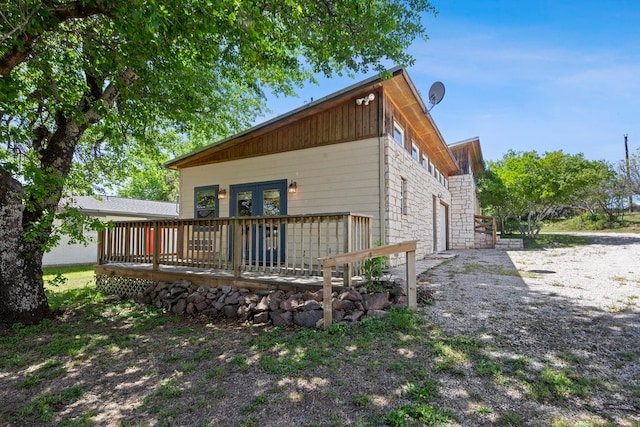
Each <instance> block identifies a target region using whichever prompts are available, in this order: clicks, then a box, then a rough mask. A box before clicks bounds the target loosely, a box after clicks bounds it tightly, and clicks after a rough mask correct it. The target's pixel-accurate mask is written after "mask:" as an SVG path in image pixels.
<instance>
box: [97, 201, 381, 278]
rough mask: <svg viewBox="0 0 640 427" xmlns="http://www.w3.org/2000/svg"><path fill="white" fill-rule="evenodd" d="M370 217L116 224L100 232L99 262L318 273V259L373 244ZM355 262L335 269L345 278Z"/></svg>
mask: <svg viewBox="0 0 640 427" xmlns="http://www.w3.org/2000/svg"><path fill="white" fill-rule="evenodd" d="M371 219H372V218H371V217H370V216H367V215H360V214H351V213H330V214H311V215H288V216H261V217H237V218H214V219H163V220H153V221H124V222H115V223H113V224H112V226H111V227H109V228H108V229H107V230H104V231H102V232H100V233H99V241H98V264H107V263H138V264H140V263H141V264H151V265H152V268H153V269H154V270H158V269H159V268H160V266H163V265H167V266H183V267H197V268H206V269H217V270H226V271H230V272H233V274H234V276H235V277H240V275H241V274H242V272H244V271H254V272H262V273H268V274H280V275H294V276H295V275H302V276H309V275H320V274H322V265H321V263H320V262H319V261H318V258H321V257H327V256H332V255H336V254H340V253H345V252H352V251H357V250H362V249H366V248H369V247H371V246H372V245H373V242H372V239H373V236H372V224H371ZM359 266H360V265H359V264H355V265H353V266H352V265H351V264H349V265H348V266H342V267H340V266H339V267H337V268H336V269H335V271H334V273H333V274H334V275H344V276H345V278H350V277H351V276H353V275H357V274H358V273H359V271H358V269H359Z"/></svg>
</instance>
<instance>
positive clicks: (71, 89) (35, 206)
mask: <svg viewBox="0 0 640 427" xmlns="http://www.w3.org/2000/svg"><path fill="white" fill-rule="evenodd" d="M425 13H435V10H434V9H433V7H432V6H431V5H430V4H429V3H428V2H426V1H423V0H412V1H403V0H364V1H358V2H351V1H344V0H338V1H327V0H299V1H296V0H280V1H267V0H254V1H243V2H238V1H236V0H218V1H215V2H207V1H204V0H191V1H183V0H159V1H149V0H126V1H125V0H13V1H9V2H3V3H2V5H0V24H1V26H2V27H1V28H2V38H1V39H0V94H1V98H0V115H1V122H0V204H1V205H0V321H2V322H9V323H11V322H22V323H34V322H38V321H39V320H40V319H42V318H45V317H47V316H50V315H51V313H50V310H49V306H48V303H47V299H46V295H45V293H44V286H43V282H42V255H43V253H44V251H45V250H46V249H47V247H48V246H49V245H50V244H51V242H52V239H51V237H52V232H53V227H54V219H55V218H56V209H57V207H58V204H59V201H60V199H61V196H62V195H63V192H68V193H79V192H83V191H84V192H88V191H90V190H91V189H92V187H93V184H94V183H97V184H99V183H101V182H104V180H105V178H104V177H105V175H104V174H109V175H108V176H109V179H118V178H119V179H124V178H125V177H126V176H127V174H128V172H129V168H128V164H127V161H126V160H127V158H128V157H129V156H131V155H132V154H134V153H136V151H137V150H144V149H145V147H147V148H149V147H154V146H155V141H154V139H153V137H154V136H157V135H158V134H162V133H164V132H165V131H166V130H173V131H175V132H178V133H179V134H180V135H183V136H184V137H186V138H189V137H191V136H192V135H194V134H195V135H201V136H203V137H211V138H215V137H219V136H221V135H227V134H230V133H232V131H234V130H238V129H240V128H242V127H244V126H246V125H247V124H248V123H249V122H250V119H251V118H252V117H254V116H255V115H256V114H257V113H258V112H260V111H261V108H262V104H263V102H264V94H263V91H262V90H263V89H262V88H270V89H271V90H273V91H274V92H275V93H292V92H293V91H294V89H295V88H296V87H298V85H300V84H301V82H303V81H305V80H309V79H312V78H313V77H312V76H313V75H314V73H324V74H325V75H328V76H329V75H332V74H335V73H341V72H366V71H367V70H369V69H375V70H378V71H382V70H383V69H384V63H383V62H384V61H390V62H393V63H400V64H410V63H411V58H410V56H408V55H407V54H406V53H405V49H406V47H408V46H409V45H410V44H411V42H412V41H413V40H414V39H415V38H416V37H422V36H425V34H424V26H423V25H422V23H421V18H422V17H423V16H424V14H425Z"/></svg>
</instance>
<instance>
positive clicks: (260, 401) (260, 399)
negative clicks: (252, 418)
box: [240, 393, 267, 414]
mask: <svg viewBox="0 0 640 427" xmlns="http://www.w3.org/2000/svg"><path fill="white" fill-rule="evenodd" d="M266 403H267V396H265V394H264V393H261V394H259V395H258V396H256V397H255V398H253V400H252V401H251V402H250V403H249V404H248V405H246V406H244V407H242V408H240V412H241V413H243V414H246V413H250V412H255V410H256V409H258V406H260V405H265V404H266Z"/></svg>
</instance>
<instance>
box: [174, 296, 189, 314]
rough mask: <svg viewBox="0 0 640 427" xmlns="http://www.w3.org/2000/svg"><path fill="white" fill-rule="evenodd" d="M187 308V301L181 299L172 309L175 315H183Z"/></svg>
mask: <svg viewBox="0 0 640 427" xmlns="http://www.w3.org/2000/svg"><path fill="white" fill-rule="evenodd" d="M186 308H187V300H185V299H180V300H178V301H177V302H176V303H175V304H174V305H173V306H172V307H171V311H172V312H173V313H175V314H183V313H184V312H185V309H186Z"/></svg>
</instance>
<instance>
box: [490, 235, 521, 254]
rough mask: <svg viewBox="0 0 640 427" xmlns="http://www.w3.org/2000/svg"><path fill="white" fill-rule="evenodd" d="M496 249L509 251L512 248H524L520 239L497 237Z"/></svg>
mask: <svg viewBox="0 0 640 427" xmlns="http://www.w3.org/2000/svg"><path fill="white" fill-rule="evenodd" d="M496 249H500V250H504V251H511V250H514V249H524V242H523V241H522V239H501V238H500V237H498V239H497V241H496Z"/></svg>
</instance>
